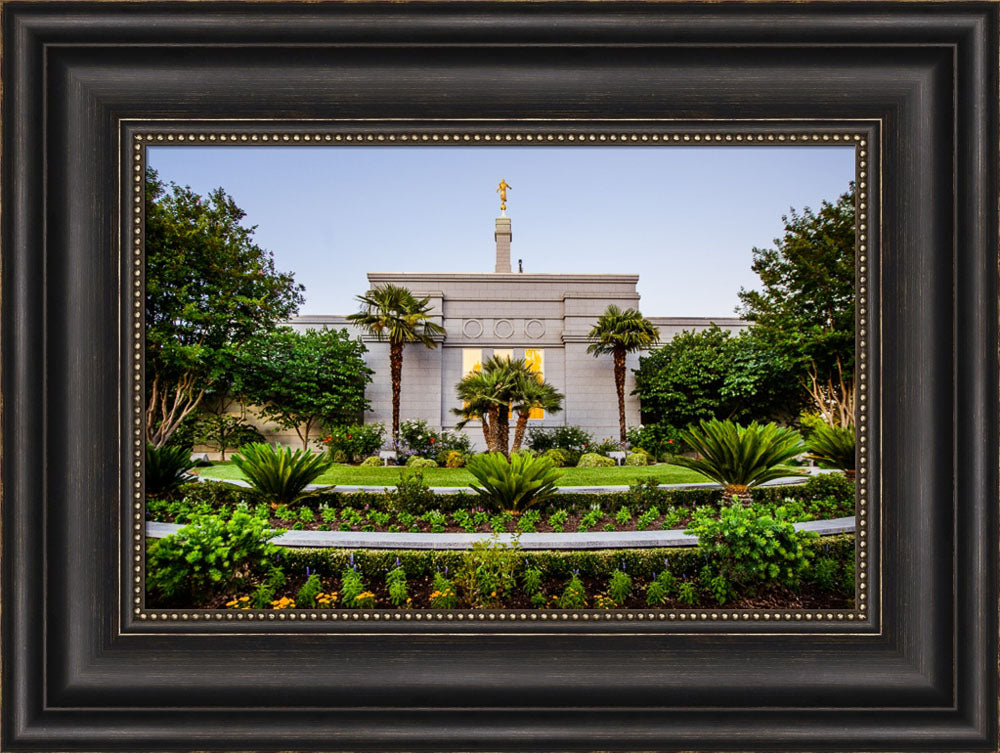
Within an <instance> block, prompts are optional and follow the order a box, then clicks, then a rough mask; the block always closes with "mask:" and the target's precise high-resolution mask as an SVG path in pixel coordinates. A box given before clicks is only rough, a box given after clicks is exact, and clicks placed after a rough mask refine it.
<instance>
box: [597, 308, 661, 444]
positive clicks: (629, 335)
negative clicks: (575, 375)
mask: <svg viewBox="0 0 1000 753" xmlns="http://www.w3.org/2000/svg"><path fill="white" fill-rule="evenodd" d="M587 337H588V339H590V340H591V341H592V342H591V344H590V345H589V346H588V347H587V352H588V353H590V354H592V355H593V356H594V357H595V358H597V357H600V356H602V355H610V356H611V357H612V359H613V360H614V366H615V391H616V392H617V393H618V427H619V430H620V437H619V441H621V442H622V443H624V442H625V441H626V430H625V357H626V356H627V355H628V354H629V353H633V352H635V351H637V350H646V349H647V348H651V347H652V346H654V345H656V344H657V343H658V342H659V341H660V331H659V330H658V329H657V328H656V327H655V326H653V323H652V322H650V321H649V319H647V318H646V317H644V316H643V315H642V314H641V313H639V312H638V311H637V310H636V309H633V308H627V309H625V310H624V311H623V310H622V309H620V308H618V307H617V306H615V305H613V304H612V305H610V306H608V307H607V308H606V309H605V310H604V313H603V314H601V316H600V317H599V318H598V320H597V323H596V324H595V325H594V327H593V329H591V330H590V332H589V333H588V335H587Z"/></svg>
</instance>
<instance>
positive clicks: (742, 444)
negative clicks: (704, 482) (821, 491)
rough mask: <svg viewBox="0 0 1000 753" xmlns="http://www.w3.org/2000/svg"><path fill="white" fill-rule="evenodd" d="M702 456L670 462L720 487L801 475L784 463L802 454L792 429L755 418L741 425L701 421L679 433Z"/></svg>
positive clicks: (799, 439)
mask: <svg viewBox="0 0 1000 753" xmlns="http://www.w3.org/2000/svg"><path fill="white" fill-rule="evenodd" d="M680 437H681V439H682V440H683V441H684V442H685V443H686V444H687V445H688V446H689V447H691V448H692V449H693V450H695V451H696V452H697V453H698V454H699V455H700V456H701V457H699V458H688V457H684V456H677V457H674V458H671V459H670V461H669V462H671V463H673V464H675V465H680V466H683V467H685V468H690V469H692V470H695V471H698V472H699V473H701V474H703V475H705V476H707V477H708V478H710V479H712V480H713V481H718V482H719V483H720V484H722V485H723V486H727V487H728V486H744V487H752V486H757V485H758V484H762V483H764V482H765V481H772V480H774V479H776V478H781V477H782V476H801V475H804V474H802V473H801V472H800V471H797V470H795V469H794V468H790V467H788V466H785V465H784V463H786V462H787V461H789V460H791V459H792V458H794V457H796V456H797V455H800V454H802V452H803V451H804V450H805V445H804V444H803V443H802V436H801V435H800V434H799V433H798V432H797V431H795V430H794V429H789V428H785V427H779V426H778V425H777V424H774V423H769V424H766V425H764V426H761V425H759V424H758V423H757V422H756V421H755V422H753V423H751V424H750V425H749V426H746V427H743V426H740V425H739V424H737V423H734V422H732V421H718V420H715V419H713V420H711V421H706V420H702V421H701V422H700V423H699V426H697V427H696V426H693V425H692V426H689V427H688V428H687V429H686V430H684V431H681V432H680Z"/></svg>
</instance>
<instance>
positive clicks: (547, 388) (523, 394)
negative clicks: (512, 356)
mask: <svg viewBox="0 0 1000 753" xmlns="http://www.w3.org/2000/svg"><path fill="white" fill-rule="evenodd" d="M565 397H566V396H565V395H563V394H562V393H561V392H559V390H557V389H556V388H555V387H553V386H552V385H551V384H549V383H548V382H546V381H545V380H544V379H543V378H542V377H541V375H539V374H535V373H532V372H530V371H529V372H528V373H526V374H520V375H519V377H518V380H517V383H516V385H515V394H514V396H513V410H514V412H515V413H516V414H517V423H516V424H515V425H514V444H513V446H512V447H511V448H510V451H511V452H520V451H521V442H523V441H524V431H525V429H527V428H528V417H529V416H530V415H531V411H532V410H533V409H536V408H541V409H542V410H544V411H548V412H549V413H558V412H559V411H561V410H562V401H563V399H564V398H565Z"/></svg>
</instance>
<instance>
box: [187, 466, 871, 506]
mask: <svg viewBox="0 0 1000 753" xmlns="http://www.w3.org/2000/svg"><path fill="white" fill-rule="evenodd" d="M752 494H753V498H754V500H755V501H758V502H767V503H772V504H780V503H781V501H782V500H784V499H789V498H790V499H798V500H810V499H826V498H833V499H836V500H837V501H838V502H846V501H848V500H849V501H851V502H852V503H853V498H854V482H853V481H849V480H848V479H847V478H846V477H844V476H843V475H842V474H839V473H825V474H821V475H819V476H813V477H811V478H810V479H809V480H808V481H807V482H806V483H805V484H794V485H789V486H764V487H759V488H757V489H754V490H752ZM177 497H186V498H187V499H188V500H189V501H191V502H205V503H206V504H209V505H211V506H212V507H216V508H218V507H223V506H230V507H233V506H235V505H236V504H237V503H239V502H247V503H249V504H251V505H253V504H256V503H258V502H259V501H260V500H259V499H258V497H257V494H256V493H255V492H254V491H253V490H252V489H247V488H244V487H239V486H234V485H232V484H225V483H219V482H214V481H209V482H201V483H193V484H186V485H184V486H183V487H181V489H180V492H179V493H178V494H177ZM721 502H722V490H721V489H712V488H705V487H701V488H694V489H664V488H658V489H655V490H653V491H649V490H644V491H643V492H642V494H641V495H636V494H634V493H633V492H598V493H593V494H591V493H587V492H566V493H563V494H559V495H557V496H555V497H554V498H552V499H551V500H550V501H549V502H547V503H545V504H544V505H541V506H539V507H538V508H537V509H538V510H539V512H541V513H542V514H548V513H551V512H553V511H555V510H558V509H566V510H568V511H569V512H583V511H586V510H590V509H591V508H592V507H594V506H597V507H600V508H601V509H602V510H604V511H605V512H608V511H612V512H616V511H617V510H618V509H620V508H621V507H623V506H624V507H627V508H629V509H630V510H631V511H632V512H633V513H634V512H635V511H636V510H639V509H646V508H648V507H649V506H650V505H651V504H657V505H673V506H675V507H699V506H701V505H713V506H718V505H719V504H720V503H721ZM302 504H303V505H305V506H308V507H311V508H313V509H314V510H316V509H318V508H319V507H320V506H321V505H328V506H330V507H334V508H337V509H340V508H342V507H345V506H348V505H350V506H351V507H353V508H355V509H362V508H364V507H365V505H368V506H369V507H370V508H371V509H375V510H384V509H386V508H387V506H388V505H389V501H388V499H387V498H386V495H385V494H383V493H378V492H338V491H336V490H334V491H329V492H323V493H320V494H316V495H313V496H311V497H308V498H307V499H305V500H304V501H303V502H302ZM479 505H480V502H479V496H478V495H477V494H475V493H466V492H459V493H457V494H439V495H437V496H435V497H434V498H433V499H432V500H431V501H429V502H427V503H426V504H418V505H408V506H407V507H406V510H407V511H408V512H412V513H414V514H416V515H420V514H423V513H425V512H427V511H429V510H432V509H435V510H440V511H441V512H445V513H450V512H454V511H455V510H460V509H467V508H474V507H477V506H479Z"/></svg>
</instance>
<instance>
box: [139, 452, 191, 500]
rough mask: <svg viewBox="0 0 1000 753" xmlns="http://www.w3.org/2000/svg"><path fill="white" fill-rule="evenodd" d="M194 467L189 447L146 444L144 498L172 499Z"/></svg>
mask: <svg viewBox="0 0 1000 753" xmlns="http://www.w3.org/2000/svg"><path fill="white" fill-rule="evenodd" d="M193 467H194V461H193V460H191V448H190V447H183V446H181V447H177V446H174V447H171V446H170V445H166V446H164V447H154V446H153V445H151V444H148V443H147V444H146V496H147V497H163V498H165V499H172V498H173V497H174V495H175V494H176V493H177V491H178V490H179V489H180V487H181V485H182V484H183V483H184V482H185V481H186V480H187V472H188V471H189V470H191V469H192V468H193Z"/></svg>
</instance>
